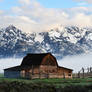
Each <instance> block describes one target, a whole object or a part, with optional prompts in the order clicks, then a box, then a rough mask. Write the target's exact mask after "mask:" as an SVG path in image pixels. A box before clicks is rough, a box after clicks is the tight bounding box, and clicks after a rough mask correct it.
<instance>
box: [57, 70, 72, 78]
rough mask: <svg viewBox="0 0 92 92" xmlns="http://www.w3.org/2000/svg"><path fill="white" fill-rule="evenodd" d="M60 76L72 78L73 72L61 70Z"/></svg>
mask: <svg viewBox="0 0 92 92" xmlns="http://www.w3.org/2000/svg"><path fill="white" fill-rule="evenodd" d="M58 74H61V75H63V76H64V77H65V78H72V71H71V70H69V69H65V68H59V69H58Z"/></svg>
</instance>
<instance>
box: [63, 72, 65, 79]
mask: <svg viewBox="0 0 92 92" xmlns="http://www.w3.org/2000/svg"><path fill="white" fill-rule="evenodd" d="M63 78H64V79H65V72H64V71H63Z"/></svg>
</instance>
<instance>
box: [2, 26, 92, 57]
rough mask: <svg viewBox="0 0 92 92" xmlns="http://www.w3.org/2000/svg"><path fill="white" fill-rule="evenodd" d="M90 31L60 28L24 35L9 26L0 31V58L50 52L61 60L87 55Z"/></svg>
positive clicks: (90, 39)
mask: <svg viewBox="0 0 92 92" xmlns="http://www.w3.org/2000/svg"><path fill="white" fill-rule="evenodd" d="M91 31H92V29H91V28H79V27H76V26H70V27H62V26H60V27H58V28H56V29H52V30H50V31H49V32H41V33H32V34H26V33H24V32H22V31H21V30H19V29H17V28H16V27H14V26H13V25H10V26H8V27H6V28H3V29H1V30H0V57H13V56H16V57H21V56H24V55H25V54H26V53H45V52H51V53H53V54H54V55H55V56H56V57H59V58H62V57H64V56H67V55H75V54H81V53H87V52H89V51H91V50H92V32H91Z"/></svg>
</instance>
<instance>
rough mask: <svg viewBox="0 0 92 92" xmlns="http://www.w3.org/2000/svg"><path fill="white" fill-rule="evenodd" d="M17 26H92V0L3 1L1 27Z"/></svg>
mask: <svg viewBox="0 0 92 92" xmlns="http://www.w3.org/2000/svg"><path fill="white" fill-rule="evenodd" d="M9 25H14V26H16V27H17V28H19V29H21V30H23V31H24V32H27V33H30V32H42V31H49V30H50V29H53V28H56V27H58V26H61V25H62V26H71V25H74V26H81V27H91V25H92V0H0V28H3V27H6V26H9Z"/></svg>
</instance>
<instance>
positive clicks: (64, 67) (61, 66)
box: [58, 66, 73, 71]
mask: <svg viewBox="0 0 92 92" xmlns="http://www.w3.org/2000/svg"><path fill="white" fill-rule="evenodd" d="M58 68H62V69H67V70H70V71H73V69H70V68H66V67H62V66H58Z"/></svg>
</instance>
